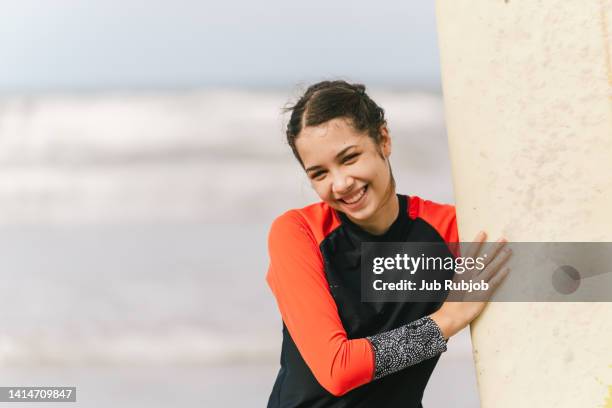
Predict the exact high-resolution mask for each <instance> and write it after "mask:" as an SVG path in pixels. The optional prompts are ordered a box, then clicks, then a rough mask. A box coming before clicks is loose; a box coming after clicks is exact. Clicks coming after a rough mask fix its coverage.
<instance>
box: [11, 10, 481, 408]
mask: <svg viewBox="0 0 612 408" xmlns="http://www.w3.org/2000/svg"><path fill="white" fill-rule="evenodd" d="M2 4H3V10H4V11H5V12H3V14H2V15H1V16H0V33H2V35H0V61H2V66H0V73H1V74H2V75H0V253H1V257H0V259H2V260H3V263H2V265H3V268H2V273H1V275H0V276H2V285H0V296H1V297H0V299H1V301H2V302H1V304H2V308H1V309H0V318H1V319H2V321H3V322H4V324H3V327H2V330H0V367H1V368H0V380H1V381H0V386H76V387H77V402H76V403H56V404H55V405H54V406H58V407H61V406H67V407H74V406H82V407H107V406H114V407H167V406H181V407H196V406H197V407H261V406H265V404H266V402H267V398H268V395H269V393H270V391H271V388H272V384H273V382H274V380H275V377H276V374H277V371H278V368H279V364H278V361H279V353H280V341H281V320H280V316H279V313H278V311H277V309H276V304H275V302H274V298H273V297H272V294H271V292H270V291H269V289H268V288H267V286H266V283H265V279H264V277H265V273H266V269H267V249H266V237H267V232H268V228H269V225H270V223H271V221H272V220H273V219H274V218H275V217H276V216H278V215H279V214H281V213H282V212H284V211H286V210H287V209H289V208H295V207H301V206H304V205H307V204H309V203H312V202H314V201H317V197H316V196H315V195H314V193H313V191H312V190H311V188H310V186H309V183H308V180H307V179H306V177H305V176H304V175H303V173H302V171H301V169H300V167H299V165H298V164H297V162H296V161H295V159H294V158H293V156H292V154H291V151H290V149H289V148H288V146H286V144H285V141H284V133H283V128H284V123H285V120H286V117H284V116H283V115H282V114H281V110H282V108H283V107H284V106H285V105H286V104H287V103H288V102H292V101H294V100H295V98H296V96H297V95H299V92H300V91H301V90H303V89H304V87H305V86H306V85H307V84H308V83H310V82H312V81H316V80H320V79H336V78H344V79H347V80H350V81H355V82H362V83H365V84H366V85H367V86H368V93H369V94H370V96H371V97H372V98H373V99H374V100H376V101H377V102H378V103H379V104H380V105H381V106H383V107H384V108H385V110H386V112H387V116H388V122H389V127H390V130H391V135H392V138H393V146H394V150H393V154H392V157H391V159H392V165H393V169H394V174H395V177H396V180H397V182H398V191H399V192H402V193H404V194H408V195H419V196H422V197H425V198H428V199H431V200H434V201H439V202H447V203H452V202H453V191H452V178H451V173H450V163H449V158H448V150H447V141H446V134H445V128H444V112H443V104H442V98H441V94H440V83H439V68H438V51H437V46H436V37H435V19H434V10H433V4H421V3H419V4H416V3H405V2H400V1H399V0H397V1H395V0H394V1H383V2H381V3H377V4H376V5H374V4H373V3H370V2H348V1H344V0H343V1H339V2H337V3H334V4H329V2H323V1H321V0H316V1H311V2H308V4H306V3H301V4H291V5H288V4H286V3H283V2H280V1H279V0H274V1H270V2H269V3H268V4H266V5H262V4H251V3H247V2H244V1H237V0H235V1H230V2H224V4H217V3H207V2H195V1H179V2H169V1H167V2H153V3H151V2H138V1H133V0H130V1H127V2H126V1H123V2H117V1H105V2H102V1H89V2H82V1H75V0H62V1H58V2H54V3H53V5H51V4H50V3H49V4H46V3H40V2H35V1H31V0H27V1H23V2H20V3H19V4H17V3H10V4H9V3H8V2H7V3H6V4H5V2H2ZM27 405H29V404H27V403H23V404H22V405H20V406H27ZM30 405H32V406H38V405H39V404H30ZM424 406H425V407H426V408H435V407H443V406H453V407H466V408H467V407H470V408H472V407H478V406H479V404H478V396H477V390H476V379H475V373H474V368H473V362H472V355H471V345H470V339H469V333H468V332H467V331H463V332H462V333H460V334H459V335H458V336H456V337H454V338H453V339H452V340H451V341H450V342H449V351H448V352H446V353H444V354H443V356H442V358H441V360H440V363H439V365H438V367H437V369H436V371H435V372H434V374H433V376H432V379H431V380H430V383H429V386H428V388H427V390H426V394H425V399H424Z"/></svg>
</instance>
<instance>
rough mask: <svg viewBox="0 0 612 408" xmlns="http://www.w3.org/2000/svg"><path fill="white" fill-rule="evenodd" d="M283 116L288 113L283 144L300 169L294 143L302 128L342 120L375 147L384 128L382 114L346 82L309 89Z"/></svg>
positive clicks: (361, 87) (358, 88)
mask: <svg viewBox="0 0 612 408" xmlns="http://www.w3.org/2000/svg"><path fill="white" fill-rule="evenodd" d="M284 111H285V112H291V118H290V119H289V123H287V131H286V133H287V143H288V144H289V146H290V147H291V150H292V151H293V155H294V156H295V157H296V159H298V161H299V162H300V164H302V166H303V165H304V163H302V159H301V158H300V155H299V154H298V151H297V148H296V146H295V141H296V139H297V137H298V135H299V134H300V132H301V131H302V129H304V128H305V127H306V126H317V125H320V124H322V123H325V122H327V121H329V120H331V119H335V118H340V117H345V118H347V119H350V121H351V123H352V126H353V127H354V128H355V129H356V130H357V131H360V132H365V131H367V132H368V136H369V137H371V138H372V139H373V140H374V142H375V143H376V145H378V143H379V142H380V127H381V126H383V125H386V123H387V122H386V120H385V111H384V110H383V109H382V108H381V107H380V106H378V105H377V104H376V103H375V102H374V101H373V100H372V99H370V97H369V96H368V95H367V94H366V93H365V86H364V85H362V84H349V83H348V82H346V81H322V82H318V83H316V84H314V85H311V86H310V87H308V89H306V92H304V95H302V97H301V98H300V99H299V100H298V101H297V103H296V104H295V105H293V106H290V107H287V108H285V110H284Z"/></svg>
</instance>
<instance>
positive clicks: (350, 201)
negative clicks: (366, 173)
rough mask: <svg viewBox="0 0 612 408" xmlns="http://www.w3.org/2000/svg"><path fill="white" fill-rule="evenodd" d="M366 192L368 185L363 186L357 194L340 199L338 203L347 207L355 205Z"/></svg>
mask: <svg viewBox="0 0 612 408" xmlns="http://www.w3.org/2000/svg"><path fill="white" fill-rule="evenodd" d="M367 190H368V185H367V184H366V185H365V186H363V187H362V188H361V190H359V192H357V193H355V194H353V195H352V196H350V197H347V198H341V199H340V200H339V201H341V202H343V203H344V204H348V205H354V204H357V203H358V202H359V201H361V199H362V198H363V197H364V196H365V193H366V191H367Z"/></svg>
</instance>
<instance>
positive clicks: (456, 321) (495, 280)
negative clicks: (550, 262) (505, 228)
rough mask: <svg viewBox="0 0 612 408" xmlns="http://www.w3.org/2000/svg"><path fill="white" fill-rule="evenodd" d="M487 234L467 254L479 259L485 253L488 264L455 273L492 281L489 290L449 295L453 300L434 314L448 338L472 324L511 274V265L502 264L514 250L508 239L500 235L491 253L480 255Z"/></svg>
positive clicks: (469, 277) (477, 279)
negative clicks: (509, 273) (508, 245)
mask: <svg viewBox="0 0 612 408" xmlns="http://www.w3.org/2000/svg"><path fill="white" fill-rule="evenodd" d="M486 237H487V235H486V233H485V232H484V231H481V232H480V233H478V235H477V236H476V238H475V239H474V242H472V244H471V245H470V246H469V248H468V249H467V251H466V253H465V255H462V256H464V257H466V258H468V257H469V258H474V259H476V258H477V257H478V256H481V257H483V258H484V259H485V261H484V262H483V263H484V265H485V267H484V268H482V270H479V269H478V268H475V267H474V268H471V269H467V270H466V271H465V272H464V273H463V274H461V275H457V274H456V275H455V279H454V280H455V281H461V280H465V281H469V280H472V281H480V280H482V281H484V282H487V283H488V284H489V289H488V290H486V291H473V292H469V293H468V292H466V291H461V292H453V293H451V294H449V297H450V298H451V299H453V301H446V302H444V304H443V305H442V307H441V308H440V309H438V310H437V311H436V312H435V313H433V314H432V315H431V316H430V317H431V318H432V319H433V320H434V321H435V322H436V324H437V325H438V326H439V327H440V329H441V330H442V334H443V335H444V338H446V339H448V338H450V337H451V336H453V335H455V334H456V333H457V332H459V331H460V330H461V329H463V328H464V327H465V326H467V325H468V324H470V323H471V322H472V321H473V320H474V319H475V318H476V317H478V315H479V314H480V313H481V312H482V311H483V309H484V308H485V306H486V305H487V303H488V301H489V299H490V298H491V296H492V295H493V292H494V291H495V289H497V287H498V286H499V284H500V283H501V282H502V280H503V279H504V278H505V277H506V275H508V272H509V271H510V269H509V268H507V267H504V268H502V266H503V265H504V264H505V263H506V261H507V260H508V258H509V257H510V255H511V254H512V250H511V249H509V248H504V246H505V245H506V242H507V241H506V240H505V239H504V238H500V239H499V240H497V242H496V243H495V244H494V245H493V246H492V248H491V249H489V250H488V251H487V252H485V253H483V254H482V255H479V253H480V251H481V249H482V246H483V243H484V241H485V239H486Z"/></svg>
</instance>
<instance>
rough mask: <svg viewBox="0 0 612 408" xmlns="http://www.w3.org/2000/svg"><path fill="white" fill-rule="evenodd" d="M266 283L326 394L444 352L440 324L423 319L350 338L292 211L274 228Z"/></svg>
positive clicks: (317, 255) (306, 232) (317, 256)
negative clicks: (385, 330) (367, 335)
mask: <svg viewBox="0 0 612 408" xmlns="http://www.w3.org/2000/svg"><path fill="white" fill-rule="evenodd" d="M268 246H269V255H270V267H269V270H268V274H267V276H266V280H267V282H268V284H269V286H270V288H271V289H272V292H273V293H274V295H275V297H276V300H277V303H278V308H279V310H280V313H281V316H282V319H283V322H284V323H285V326H286V327H287V330H288V331H289V334H290V335H291V338H292V339H293V341H294V342H295V344H296V346H297V348H298V350H299V352H300V354H301V356H302V358H303V359H304V361H305V362H306V364H307V365H308V367H309V368H310V370H311V371H312V373H313V375H314V377H315V378H316V379H317V381H318V382H319V383H320V384H321V386H322V387H324V388H325V389H326V390H327V391H329V392H330V393H331V394H333V395H335V396H340V395H343V394H345V393H347V392H348V391H350V390H352V389H354V388H356V387H359V386H361V385H363V384H366V383H368V382H370V381H372V380H375V379H377V378H380V377H383V376H385V375H388V374H391V373H393V372H396V371H398V370H401V369H403V368H405V367H408V366H410V365H413V364H417V363H419V362H421V361H423V360H426V359H428V358H431V357H434V356H435V355H437V354H440V353H441V352H443V351H445V350H446V341H445V339H444V336H443V333H442V331H441V330H440V328H439V327H438V325H437V324H436V322H435V321H434V320H433V319H432V318H430V317H428V316H425V317H423V318H421V319H419V320H416V321H414V322H411V323H409V324H407V325H404V326H401V327H399V328H397V329H394V330H390V331H387V332H384V333H379V334H376V335H374V336H370V337H367V338H359V339H350V340H349V339H348V337H347V334H346V331H345V330H344V327H343V325H342V321H341V320H340V316H339V314H338V309H337V306H336V303H335V302H334V300H333V298H332V296H331V293H330V291H329V284H328V282H327V279H326V278H325V273H324V266H323V259H322V256H321V252H320V250H319V248H318V244H317V242H316V239H315V237H314V236H313V235H312V232H311V231H310V229H309V228H308V225H307V224H306V222H305V220H304V219H303V218H302V216H301V215H300V214H299V213H297V212H295V211H289V212H287V213H285V214H283V215H282V216H280V217H279V218H277V219H276V220H275V221H274V223H273V224H272V228H271V230H270V235H269V240H268Z"/></svg>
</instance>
